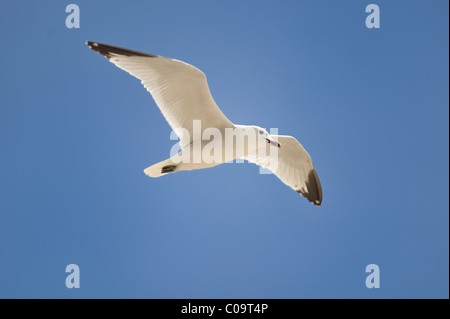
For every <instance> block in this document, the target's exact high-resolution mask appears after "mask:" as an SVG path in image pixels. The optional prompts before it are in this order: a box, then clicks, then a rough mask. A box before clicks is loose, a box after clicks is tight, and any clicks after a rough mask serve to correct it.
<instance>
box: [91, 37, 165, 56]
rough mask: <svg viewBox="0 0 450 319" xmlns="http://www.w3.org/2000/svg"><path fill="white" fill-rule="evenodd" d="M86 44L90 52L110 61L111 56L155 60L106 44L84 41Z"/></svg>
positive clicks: (137, 52) (140, 53)
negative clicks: (139, 57)
mask: <svg viewBox="0 0 450 319" xmlns="http://www.w3.org/2000/svg"><path fill="white" fill-rule="evenodd" d="M86 44H87V45H88V47H89V48H91V49H92V50H94V51H96V52H98V53H100V54H101V55H103V56H104V57H105V58H107V59H108V60H109V59H111V57H112V55H113V54H115V55H124V56H143V57H149V58H155V57H157V55H153V54H148V53H145V52H139V51H134V50H129V49H125V48H120V47H116V46H112V45H108V44H103V43H98V42H93V41H86Z"/></svg>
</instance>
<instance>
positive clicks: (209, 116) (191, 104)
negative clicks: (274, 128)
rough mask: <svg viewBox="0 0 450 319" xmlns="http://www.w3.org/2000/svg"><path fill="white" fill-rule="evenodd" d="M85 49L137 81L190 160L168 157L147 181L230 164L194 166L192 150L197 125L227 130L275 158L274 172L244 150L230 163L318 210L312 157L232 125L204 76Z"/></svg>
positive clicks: (99, 47)
mask: <svg viewBox="0 0 450 319" xmlns="http://www.w3.org/2000/svg"><path fill="white" fill-rule="evenodd" d="M86 44H87V45H88V46H89V48H91V49H92V50H94V51H97V52H98V53H100V54H101V55H103V56H104V57H106V58H107V59H108V60H109V61H110V62H112V63H114V64H115V65H116V66H117V67H119V68H121V69H123V70H125V71H126V72H128V73H130V74H131V75H133V76H134V77H136V78H138V79H139V80H141V83H142V84H143V85H144V87H145V88H146V89H147V91H149V92H150V94H151V95H152V97H153V99H154V100H155V102H156V105H157V106H158V107H159V109H160V110H161V113H162V114H163V116H164V117H165V118H166V120H167V122H168V123H169V125H170V126H171V127H172V129H173V130H174V131H175V133H176V134H177V135H178V137H179V138H180V148H181V152H180V153H183V152H185V154H188V152H189V154H190V155H189V158H188V160H186V161H181V162H180V161H179V160H175V159H174V157H171V158H169V159H167V160H164V161H162V162H160V163H157V164H155V165H153V166H150V167H148V168H147V169H145V170H144V172H145V174H147V175H148V176H150V177H159V176H162V175H166V174H169V173H173V172H178V171H183V170H194V169H202V168H207V167H213V166H216V165H219V164H220V163H224V162H226V161H228V160H230V158H227V159H225V158H224V159H223V161H221V162H212V163H211V162H206V161H204V160H203V159H201V161H200V162H195V161H193V160H192V157H193V156H195V154H196V152H198V149H194V145H195V144H196V142H198V143H200V145H201V148H203V147H204V146H205V141H203V139H202V140H201V141H197V140H198V135H195V134H194V133H195V132H194V131H195V128H194V126H195V121H200V123H201V126H202V128H203V129H206V128H216V129H218V130H219V131H220V132H221V133H224V132H226V130H227V129H238V130H239V129H241V130H243V129H246V130H253V131H254V134H255V136H256V138H257V139H259V141H264V145H265V147H267V148H269V149H270V148H271V147H273V148H276V150H277V152H278V153H277V162H278V164H277V166H276V168H273V167H271V166H270V165H269V163H268V162H269V160H268V156H264V155H261V154H260V153H256V151H255V149H250V146H248V145H247V144H246V146H245V147H244V149H243V151H242V152H241V153H239V152H238V151H236V150H235V152H234V153H233V152H232V154H234V155H233V157H234V158H231V160H233V159H236V158H243V159H247V160H248V161H250V162H253V163H255V164H257V165H259V166H262V167H266V168H269V169H271V170H272V172H273V173H274V174H275V175H276V176H277V177H278V178H279V179H280V180H281V181H282V182H283V183H285V184H286V185H288V186H289V187H291V188H292V189H294V190H295V191H296V192H297V193H299V194H301V195H303V196H304V197H306V198H307V199H308V200H309V201H310V202H311V203H313V204H314V205H317V206H320V204H321V203H322V187H321V185H320V181H319V177H318V176H317V173H316V170H315V169H314V165H313V163H312V160H311V157H310V156H309V154H308V153H307V152H306V150H305V149H304V148H303V146H302V145H301V144H300V143H299V142H298V141H297V140H296V139H295V138H294V137H292V136H285V135H270V134H269V133H267V131H266V130H264V129H262V128H260V127H258V126H249V125H235V124H233V123H231V122H230V120H228V118H227V117H226V116H225V115H224V114H223V113H222V111H221V110H220V109H219V107H218V106H217V105H216V103H215V102H214V99H213V97H212V96H211V93H210V91H209V88H208V83H207V81H206V76H205V74H204V73H203V72H202V71H200V70H199V69H197V68H196V67H194V66H192V65H189V64H187V63H184V62H182V61H178V60H175V59H170V58H165V57H161V56H157V55H153V54H148V53H144V52H139V51H134V50H129V49H124V48H120V47H116V46H112V45H107V44H101V43H98V42H91V41H87V43H86ZM180 129H184V132H187V133H188V134H184V135H183V134H182V133H183V132H181V131H180ZM224 144H225V143H224ZM258 145H259V144H258Z"/></svg>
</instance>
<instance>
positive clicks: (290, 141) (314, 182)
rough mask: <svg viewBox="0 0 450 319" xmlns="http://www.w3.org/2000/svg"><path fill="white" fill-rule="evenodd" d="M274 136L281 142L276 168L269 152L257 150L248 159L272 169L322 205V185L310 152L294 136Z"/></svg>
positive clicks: (290, 184)
mask: <svg viewBox="0 0 450 319" xmlns="http://www.w3.org/2000/svg"><path fill="white" fill-rule="evenodd" d="M272 137H273V138H274V139H275V140H277V141H278V142H279V143H280V144H281V147H280V148H279V149H278V156H277V157H276V160H277V163H278V165H275V168H274V166H273V162H271V161H273V160H274V159H273V158H271V157H270V156H268V155H266V154H269V152H256V153H253V154H250V155H249V156H248V157H247V158H246V159H247V160H248V161H250V162H253V163H255V164H257V165H259V166H261V167H264V168H268V169H270V170H271V171H272V172H273V173H274V174H275V175H276V176H277V177H278V178H279V179H280V180H281V181H282V182H283V183H285V184H286V185H288V186H289V187H291V188H292V189H294V190H295V191H296V192H297V193H299V194H301V195H303V196H304V197H306V199H308V200H309V201H310V202H311V203H313V204H314V205H316V206H320V205H321V203H322V186H321V185H320V180H319V176H317V172H316V170H315V168H314V165H313V163H312V160H311V157H310V156H309V154H308V152H306V150H305V149H304V148H303V146H302V145H301V144H300V143H299V142H298V141H297V140H296V139H295V138H293V137H292V136H285V135H272ZM266 145H267V148H270V147H273V146H270V144H266ZM264 153H266V154H264Z"/></svg>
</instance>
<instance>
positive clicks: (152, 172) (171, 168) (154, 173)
mask: <svg viewBox="0 0 450 319" xmlns="http://www.w3.org/2000/svg"><path fill="white" fill-rule="evenodd" d="M177 166H178V164H177V163H174V162H173V161H172V158H169V159H166V160H165V161H162V162H159V163H157V164H155V165H152V166H150V167H147V168H146V169H145V170H144V173H145V174H146V175H148V176H150V177H160V176H162V175H166V174H168V173H173V172H175V171H176V169H177Z"/></svg>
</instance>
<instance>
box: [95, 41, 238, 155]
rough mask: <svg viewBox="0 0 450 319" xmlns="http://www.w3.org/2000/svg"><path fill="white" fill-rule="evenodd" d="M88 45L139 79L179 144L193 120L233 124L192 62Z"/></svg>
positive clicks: (183, 142)
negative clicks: (178, 140)
mask: <svg viewBox="0 0 450 319" xmlns="http://www.w3.org/2000/svg"><path fill="white" fill-rule="evenodd" d="M87 45H88V46H89V47H90V48H91V49H92V50H94V51H97V52H98V53H100V54H101V55H103V56H105V57H106V58H107V59H108V60H109V61H111V62H112V63H114V64H115V65H116V66H118V67H119V68H121V69H123V70H125V71H127V72H128V73H130V74H131V75H133V76H134V77H136V78H138V79H139V80H141V83H142V84H143V85H144V87H145V88H146V89H147V91H149V92H150V94H151V95H152V97H153V99H154V100H155V102H156V105H158V107H159V109H160V110H161V113H162V114H163V115H164V117H165V118H166V120H167V122H169V125H170V126H171V127H172V129H174V131H175V133H176V134H177V135H178V137H180V139H181V143H180V146H181V147H184V146H186V145H188V144H189V143H191V142H192V138H193V121H194V120H200V121H201V126H202V129H205V128H208V127H215V128H224V127H232V124H231V122H230V121H229V120H228V119H227V118H226V116H225V115H224V114H223V113H222V111H221V110H220V109H219V107H218V106H217V105H216V103H215V102H214V99H213V97H212V96H211V93H210V91H209V87H208V83H207V81H206V76H205V74H204V73H203V72H202V71H200V70H199V69H197V68H195V67H193V66H192V65H189V64H187V63H184V62H182V61H178V60H173V59H169V58H165V57H161V56H157V55H152V54H147V53H143V52H138V51H133V50H128V49H123V48H119V47H115V46H111V45H106V44H101V43H97V42H90V41H88V42H87ZM180 128H183V129H186V130H187V131H188V132H189V134H190V138H189V139H187V138H186V137H184V136H183V134H182V130H180Z"/></svg>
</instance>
